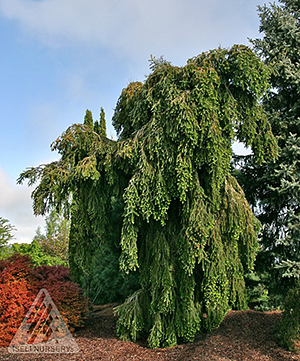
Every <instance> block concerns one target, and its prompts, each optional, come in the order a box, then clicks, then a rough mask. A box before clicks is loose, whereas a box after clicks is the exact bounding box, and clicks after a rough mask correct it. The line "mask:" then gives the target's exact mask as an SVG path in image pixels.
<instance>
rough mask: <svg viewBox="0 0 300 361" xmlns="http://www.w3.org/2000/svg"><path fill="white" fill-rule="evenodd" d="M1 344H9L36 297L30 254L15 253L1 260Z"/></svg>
mask: <svg viewBox="0 0 300 361" xmlns="http://www.w3.org/2000/svg"><path fill="white" fill-rule="evenodd" d="M0 267H1V273H0V346H7V345H8V344H9V342H10V341H11V339H12V338H13V335H14V334H15V333H16V331H17V329H18V328H19V326H20V325H21V323H22V320H23V318H24V316H25V314H26V312H27V310H28V309H29V307H30V306H31V304H32V302H33V300H34V297H35V293H36V291H35V288H34V286H33V285H32V283H31V270H32V268H31V263H30V258H29V257H28V256H22V257H20V256H17V255H14V256H12V257H11V258H9V259H7V260H6V261H5V262H3V261H2V262H1V265H0Z"/></svg>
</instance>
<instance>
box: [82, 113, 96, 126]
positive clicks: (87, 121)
mask: <svg viewBox="0 0 300 361" xmlns="http://www.w3.org/2000/svg"><path fill="white" fill-rule="evenodd" d="M84 124H85V125H88V126H90V127H92V126H93V124H94V121H93V115H92V112H91V111H90V110H88V109H87V110H86V113H85V116H84Z"/></svg>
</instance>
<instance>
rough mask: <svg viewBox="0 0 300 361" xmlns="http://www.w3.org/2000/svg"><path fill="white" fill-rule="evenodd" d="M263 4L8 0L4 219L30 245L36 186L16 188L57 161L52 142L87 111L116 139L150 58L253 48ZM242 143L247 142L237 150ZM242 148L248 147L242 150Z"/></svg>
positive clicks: (0, 201) (0, 22)
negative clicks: (131, 88) (124, 97)
mask: <svg viewBox="0 0 300 361" xmlns="http://www.w3.org/2000/svg"><path fill="white" fill-rule="evenodd" d="M264 3H265V1H263V0H227V1H224V0H72V1H70V0H0V46H1V52H2V54H1V57H0V79H1V82H0V121H1V131H0V217H3V218H6V219H8V220H9V221H10V223H11V224H12V225H14V226H15V228H16V231H14V236H15V239H14V240H13V241H14V242H26V243H29V242H31V240H32V239H33V237H34V235H35V231H36V229H37V227H38V226H40V227H42V230H43V228H44V226H45V222H44V218H43V217H41V216H39V217H35V216H34V215H33V211H32V200H31V197H30V194H31V192H32V190H33V188H29V187H28V186H27V184H23V185H17V184H16V180H17V178H18V176H19V175H20V173H21V172H22V171H24V170H25V169H26V168H27V167H32V166H38V165H39V164H44V163H49V162H50V161H53V160H56V159H58V158H59V156H58V155H57V154H56V153H53V152H51V150H50V144H51V143H52V142H53V141H54V140H55V139H56V138H57V137H58V136H59V135H60V134H61V133H62V132H63V131H64V130H65V129H66V128H67V127H68V126H70V125H72V124H74V123H82V122H83V118H84V115H85V111H86V109H89V110H91V111H92V113H93V117H94V119H95V120H97V119H99V112H100V108H101V107H103V108H104V110H105V113H106V119H107V133H108V137H114V139H116V134H115V132H114V129H113V127H112V125H111V117H112V114H113V111H114V107H115V105H116V102H117V100H118V97H119V95H120V93H121V91H122V89H123V88H125V87H126V86H127V85H128V84H129V83H130V82H132V81H144V80H145V77H146V76H147V75H148V74H149V59H150V55H154V56H155V57H157V58H159V57H160V56H163V57H164V58H165V59H166V60H168V61H170V62H171V63H172V64H174V65H178V66H181V65H184V64H185V63H186V61H187V60H188V59H189V58H191V57H193V56H196V55H198V54H200V53H202V52H203V51H208V50H210V49H214V48H217V47H219V46H221V47H224V48H228V47H231V46H232V45H233V44H246V45H249V41H248V38H257V37H259V36H260V34H259V16H258V12H257V5H263V4H264ZM239 149H240V148H239ZM241 151H242V150H241Z"/></svg>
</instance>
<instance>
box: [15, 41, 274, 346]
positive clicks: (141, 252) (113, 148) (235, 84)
mask: <svg viewBox="0 0 300 361" xmlns="http://www.w3.org/2000/svg"><path fill="white" fill-rule="evenodd" d="M151 70H152V72H151V74H150V75H149V76H148V78H147V79H146V81H145V82H144V83H132V84H129V86H128V87H127V88H125V89H124V90H123V91H122V93H121V96H120V98H119V100H118V102H117V106H116V111H115V114H114V117H113V124H114V126H115V129H116V130H117V132H118V134H119V140H118V141H111V140H108V139H106V140H105V142H104V141H103V139H102V137H101V136H100V137H99V135H98V134H97V133H96V132H94V131H93V129H86V127H85V126H84V125H80V124H79V125H78V124H75V125H73V126H72V127H70V128H68V129H67V130H66V131H65V132H64V133H63V134H62V136H61V137H59V138H58V139H57V140H56V142H54V143H53V145H52V149H53V150H57V151H58V152H59V153H60V154H61V159H60V160H59V161H57V162H53V163H51V164H48V165H46V166H41V167H37V168H31V169H28V170H26V171H25V172H23V173H22V174H21V176H20V178H19V181H20V182H21V181H23V180H24V179H29V184H33V183H34V182H35V181H36V180H37V179H40V183H39V184H38V185H37V187H36V188H35V190H34V192H33V195H32V196H33V200H34V211H35V213H36V214H43V213H45V212H46V211H47V210H48V209H49V207H50V206H52V205H55V206H57V207H64V208H65V210H66V211H68V210H69V209H70V207H71V208H72V209H71V212H72V226H71V234H70V252H71V253H73V256H71V255H70V265H71V259H72V257H73V259H76V257H77V261H76V262H77V263H76V264H77V265H80V262H82V265H83V267H88V265H87V263H89V262H90V256H91V254H92V253H93V252H94V249H95V247H99V246H100V247H101V242H105V241H106V242H110V241H111V239H110V238H109V237H107V236H108V235H109V234H110V232H111V229H112V227H114V225H113V224H112V223H111V219H112V217H110V215H111V210H112V199H113V197H114V198H115V199H117V200H118V201H119V202H122V203H123V205H122V207H123V214H122V217H121V219H120V222H121V227H120V233H119V237H120V238H119V244H120V246H121V257H120V269H121V272H122V273H123V274H124V276H125V277H126V275H128V274H130V273H134V272H137V270H138V272H139V284H140V289H139V290H138V291H136V292H135V293H134V294H132V295H131V296H130V297H129V298H128V299H127V300H126V301H125V302H124V304H122V305H121V306H119V307H118V309H117V312H118V315H119V319H118V324H117V327H118V333H119V335H120V337H121V338H122V339H132V340H136V339H137V338H139V337H140V336H142V335H146V336H147V337H148V345H149V346H150V347H159V346H172V345H175V344H176V343H177V342H178V340H185V341H192V340H193V338H194V336H195V334H196V333H197V332H200V331H207V330H211V329H212V328H214V327H216V326H218V325H219V323H220V322H221V321H222V318H223V317H224V315H225V314H226V312H227V311H228V310H229V309H230V308H237V309H241V308H245V307H246V306H247V305H246V298H245V284H244V277H243V275H244V272H245V270H247V269H249V268H250V269H251V268H252V266H253V262H254V259H255V254H256V251H257V247H258V244H257V231H258V229H259V222H258V221H257V219H256V218H255V217H254V215H253V213H252V211H251V209H250V206H249V205H248V203H247V201H246V198H245V196H244V193H243V191H242V189H241V187H240V186H239V184H238V183H237V181H236V179H235V178H234V177H233V176H232V174H231V165H230V160H231V157H232V149H231V146H232V143H233V141H234V139H235V138H236V137H237V138H238V139H239V140H240V141H242V142H244V143H245V144H246V145H247V146H251V147H252V149H253V152H254V154H255V156H256V159H257V161H258V162H263V161H265V160H268V159H275V158H276V156H277V144H276V141H275V139H274V136H273V135H272V133H271V128H270V125H269V123H268V120H267V118H266V115H265V113H264V111H263V109H262V107H261V98H262V96H263V95H264V93H265V92H266V90H267V88H268V76H269V73H268V69H267V67H266V66H265V65H264V64H263V63H262V62H261V61H260V60H259V58H258V57H257V56H256V55H255V54H254V53H253V52H252V51H251V50H250V49H249V48H247V47H245V46H239V45H236V46H234V47H232V48H231V49H229V50H224V49H217V50H214V51H211V52H208V53H203V54H200V55H199V56H197V57H195V58H193V59H190V60H189V61H188V63H187V64H186V65H185V66H183V67H177V66H172V65H171V64H170V63H168V62H166V61H163V60H159V61H157V60H155V59H152V65H151ZM70 194H72V198H71V197H70ZM70 200H71V201H72V203H71V204H70ZM72 227H73V228H72ZM72 229H73V231H72ZM72 234H73V236H72ZM99 240H100V242H99ZM72 242H73V243H72ZM74 255H75V256H74ZM71 266H72V265H71ZM204 315H205V316H204Z"/></svg>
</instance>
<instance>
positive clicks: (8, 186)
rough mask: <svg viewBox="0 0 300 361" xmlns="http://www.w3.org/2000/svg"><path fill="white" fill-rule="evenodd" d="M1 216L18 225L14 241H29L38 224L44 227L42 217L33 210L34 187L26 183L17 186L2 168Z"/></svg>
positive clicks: (0, 182)
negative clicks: (36, 215)
mask: <svg viewBox="0 0 300 361" xmlns="http://www.w3.org/2000/svg"><path fill="white" fill-rule="evenodd" d="M0 189H1V196H0V216H1V217H3V218H6V219H8V220H9V222H10V223H11V224H12V225H14V226H15V227H16V229H17V230H16V231H15V232H13V234H14V237H15V239H14V240H13V242H18V243H21V242H22V243H23V242H26V243H29V242H31V241H32V239H33V237H34V235H35V230H36V229H37V227H38V226H41V227H44V225H45V222H44V219H43V218H42V217H35V216H34V215H33V211H32V200H31V198H30V193H31V191H32V189H30V188H28V187H27V186H26V185H23V186H17V185H14V184H13V182H12V181H11V180H10V179H9V177H8V176H7V174H6V173H5V172H4V171H3V170H2V169H1V168H0Z"/></svg>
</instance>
